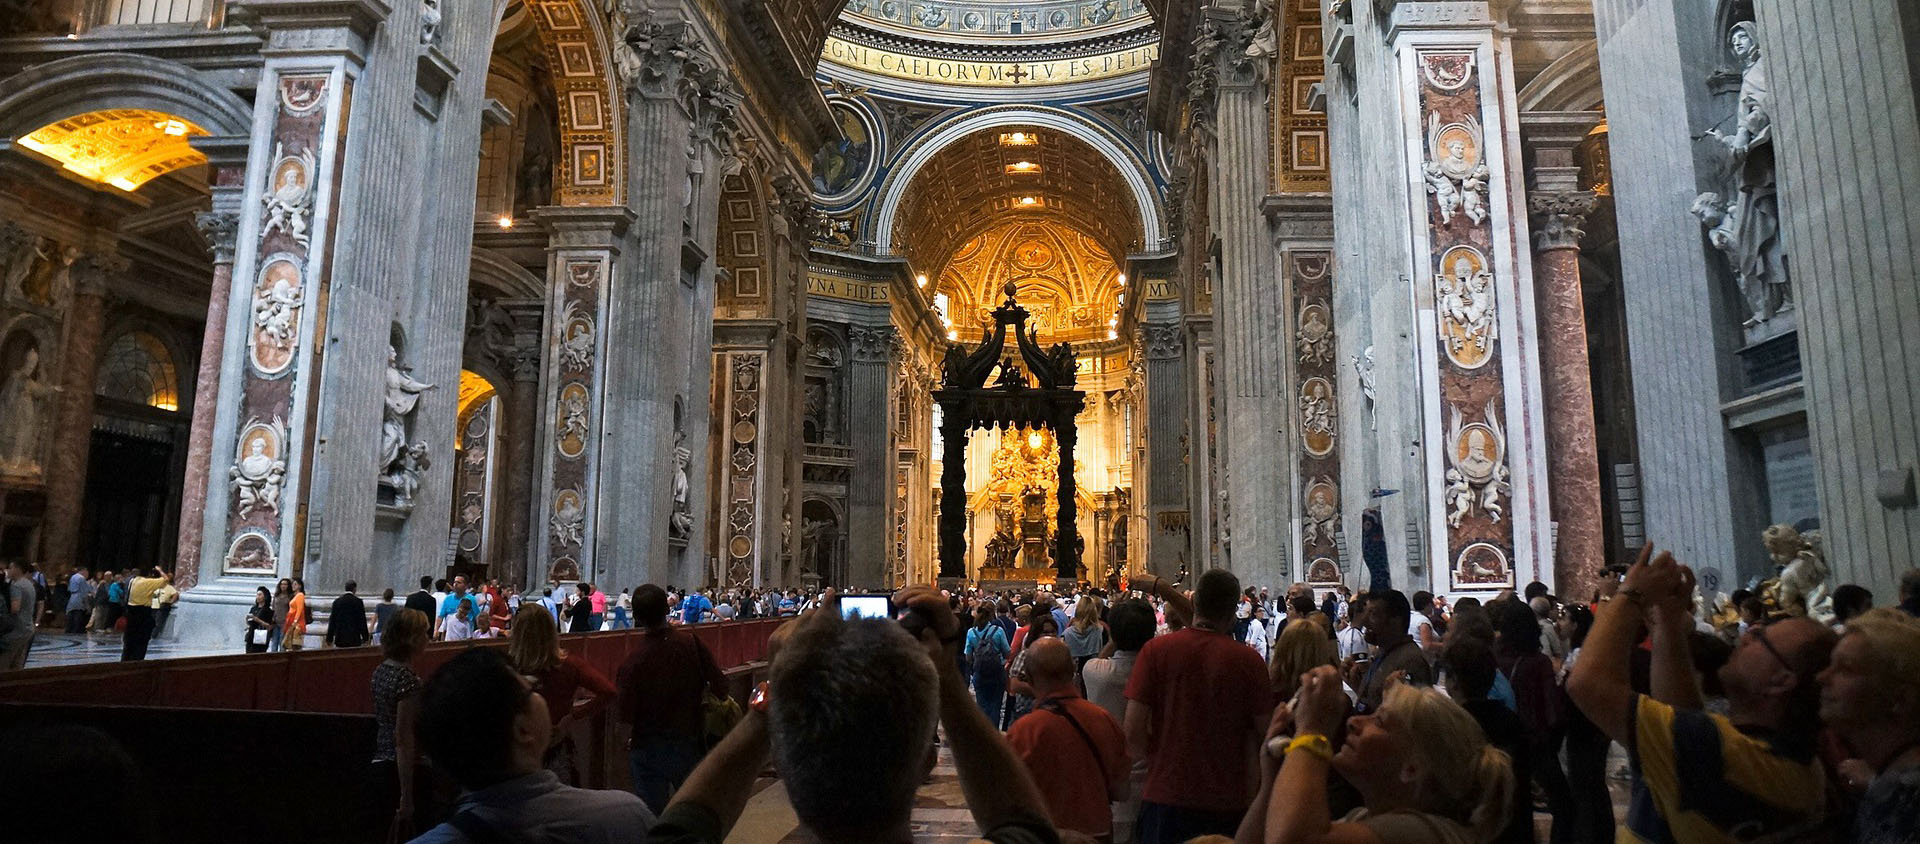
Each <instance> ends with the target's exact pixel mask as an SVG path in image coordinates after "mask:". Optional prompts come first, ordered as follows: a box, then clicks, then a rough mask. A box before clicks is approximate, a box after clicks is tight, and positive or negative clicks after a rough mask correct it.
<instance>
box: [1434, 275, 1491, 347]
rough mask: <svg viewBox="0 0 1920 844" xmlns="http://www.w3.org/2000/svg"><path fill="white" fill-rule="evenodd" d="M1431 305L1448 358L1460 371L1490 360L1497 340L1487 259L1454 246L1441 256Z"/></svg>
mask: <svg viewBox="0 0 1920 844" xmlns="http://www.w3.org/2000/svg"><path fill="white" fill-rule="evenodd" d="M1433 287H1434V305H1435V308H1436V310H1437V311H1438V312H1439V315H1440V340H1441V345H1442V346H1444V347H1445V349H1444V350H1445V351H1446V353H1447V358H1448V359H1449V360H1451V361H1453V362H1454V364H1455V365H1457V366H1459V367H1460V368H1462V369H1479V368H1480V367H1482V366H1485V365H1486V363H1487V361H1488V360H1491V359H1492V358H1493V353H1494V340H1495V339H1496V338H1498V337H1499V327H1498V324H1497V322H1496V318H1497V316H1498V313H1499V309H1498V307H1497V305H1496V303H1495V301H1494V290H1493V273H1492V272H1490V271H1489V270H1488V268H1487V257H1486V256H1485V255H1482V254H1481V253H1480V250H1478V249H1475V248H1473V247H1471V246H1456V247H1453V248H1452V249H1449V250H1447V251H1446V252H1445V253H1444V254H1443V255H1441V257H1440V272H1439V273H1438V274H1436V275H1435V276H1434V280H1433Z"/></svg>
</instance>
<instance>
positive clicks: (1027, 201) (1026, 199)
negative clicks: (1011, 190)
mask: <svg viewBox="0 0 1920 844" xmlns="http://www.w3.org/2000/svg"><path fill="white" fill-rule="evenodd" d="M1020 204H1021V205H1039V204H1040V200H1038V199H1036V198H1034V197H1031V196H1023V197H1020Z"/></svg>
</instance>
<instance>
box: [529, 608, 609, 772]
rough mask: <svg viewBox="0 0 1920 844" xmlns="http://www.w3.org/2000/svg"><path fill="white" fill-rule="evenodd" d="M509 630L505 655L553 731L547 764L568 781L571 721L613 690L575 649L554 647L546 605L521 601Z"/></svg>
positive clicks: (602, 703)
mask: <svg viewBox="0 0 1920 844" xmlns="http://www.w3.org/2000/svg"><path fill="white" fill-rule="evenodd" d="M512 627H513V636H511V637H509V638H508V640H507V660H508V661H509V662H512V663H513V670H515V671H518V672H520V673H521V674H524V675H526V676H527V677H529V678H531V679H532V680H533V690H534V691H537V692H539V693H540V697H542V698H544V699H545V700H546V701H547V716H548V717H549V718H551V719H552V722H553V737H552V739H551V743H550V744H549V745H548V746H547V755H546V759H545V762H546V766H547V770H549V771H552V772H554V774H555V775H557V776H559V777H560V781H561V782H564V783H568V784H572V783H573V781H574V779H575V776H574V771H573V739H572V736H571V733H572V730H571V729H569V728H570V727H572V726H573V725H574V724H576V723H578V722H580V721H584V720H586V719H587V718H590V717H592V716H593V715H594V713H596V712H599V711H600V710H601V709H604V708H606V707H607V706H608V705H610V704H612V703H613V699H614V695H615V694H616V692H615V690H614V688H613V683H611V682H609V681H608V680H607V677H606V675H604V674H601V673H600V672H599V671H597V670H595V669H594V667H593V666H592V665H589V664H588V663H587V661H586V660H584V659H581V658H580V657H579V656H578V655H576V654H572V653H568V652H567V651H564V650H561V649H560V628H559V625H558V623H557V622H555V621H554V620H553V616H552V615H549V614H548V613H547V608H546V607H543V606H540V605H539V604H524V605H522V606H521V607H520V612H519V614H518V615H515V616H514V617H513V626H512Z"/></svg>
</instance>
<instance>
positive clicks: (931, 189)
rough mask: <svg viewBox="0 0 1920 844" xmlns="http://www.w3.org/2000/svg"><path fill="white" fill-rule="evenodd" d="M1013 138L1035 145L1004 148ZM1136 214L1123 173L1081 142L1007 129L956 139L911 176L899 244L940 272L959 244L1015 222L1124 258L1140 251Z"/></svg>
mask: <svg viewBox="0 0 1920 844" xmlns="http://www.w3.org/2000/svg"><path fill="white" fill-rule="evenodd" d="M1014 133H1020V134H1024V135H1025V136H1026V139H1027V140H1028V141H1030V143H1027V144H1024V145H1014V144H1009V143H1007V142H1006V141H1008V140H1010V139H1009V138H1006V137H1003V136H1006V135H1011V134H1014ZM1023 165H1030V166H1023ZM1135 209H1136V204H1135V202H1134V197H1133V194H1132V192H1131V191H1129V190H1128V189H1127V184H1126V181H1125V180H1124V179H1123V178H1121V176H1120V171H1119V170H1117V169H1116V168H1115V167H1114V165H1113V163H1112V162H1111V161H1108V160H1107V158H1106V157H1105V156H1103V155H1101V154H1100V153H1098V152H1096V151H1095V150H1094V149H1093V148H1092V147H1091V146H1088V145H1087V144H1086V143H1085V142H1084V141H1081V140H1079V139H1077V138H1074V137H1073V136H1071V135H1068V134H1066V133H1064V132H1060V131H1057V130H1052V129H1033V128H1025V129H1022V128H1017V127H1002V128H996V129H992V130H988V131H983V132H976V133H974V134H972V135H968V136H966V137H964V138H961V139H960V140H958V141H955V142H953V143H952V144H950V145H948V146H947V147H946V148H944V149H942V150H941V151H940V152H939V153H938V154H936V155H935V156H934V157H933V158H932V159H930V160H929V161H928V162H927V163H926V165H925V166H924V167H922V168H921V169H920V171H919V172H918V173H917V174H915V175H914V177H913V182H912V183H911V184H909V185H908V186H907V191H906V199H905V201H904V202H903V203H902V204H901V206H900V213H899V215H898V217H897V218H896V219H895V221H894V242H895V243H899V244H902V246H903V247H904V249H905V251H906V253H907V256H908V258H909V259H910V260H911V261H912V262H913V264H914V265H915V266H916V267H919V268H926V269H930V270H935V271H937V270H938V269H939V268H940V267H941V266H943V265H944V264H945V263H946V261H947V260H948V258H949V256H952V255H953V254H954V253H955V252H957V251H958V250H959V248H960V246H961V244H963V243H965V242H967V241H968V240H970V239H972V238H974V237H975V236H976V235H978V234H980V233H981V232H982V231H983V230H985V229H986V228H987V227H989V226H991V225H994V224H997V223H1001V222H1004V221H1006V220H1008V219H1015V220H1021V221H1035V222H1055V223H1062V224H1065V225H1067V226H1069V227H1072V228H1076V229H1078V230H1080V231H1082V232H1085V233H1087V234H1088V235H1090V236H1091V237H1092V238H1093V240H1094V241H1096V242H1097V243H1098V244H1099V246H1100V249H1101V250H1102V251H1103V252H1105V253H1106V254H1107V255H1118V256H1125V255H1127V254H1128V253H1129V252H1132V251H1135V250H1137V249H1138V248H1139V246H1140V240H1141V221H1140V220H1139V219H1138V217H1139V214H1138V212H1137V211H1136V210H1135Z"/></svg>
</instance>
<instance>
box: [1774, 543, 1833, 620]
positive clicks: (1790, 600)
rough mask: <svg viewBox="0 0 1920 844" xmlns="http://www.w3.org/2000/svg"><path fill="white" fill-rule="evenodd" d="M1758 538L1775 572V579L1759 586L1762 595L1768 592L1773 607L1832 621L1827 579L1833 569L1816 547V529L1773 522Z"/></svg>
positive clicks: (1830, 590) (1831, 596)
mask: <svg viewBox="0 0 1920 844" xmlns="http://www.w3.org/2000/svg"><path fill="white" fill-rule="evenodd" d="M1760 540H1761V541H1762V542H1764V543H1765V544H1766V546H1767V554H1768V556H1771V557H1772V558H1773V564H1774V566H1775V568H1776V569H1777V570H1778V571H1779V578H1778V580H1777V581H1774V582H1772V583H1770V584H1768V585H1764V586H1762V587H1761V593H1762V595H1763V596H1765V595H1767V594H1768V593H1771V597H1772V598H1773V604H1774V606H1775V607H1776V608H1777V609H1780V610H1782V611H1784V612H1787V613H1791V614H1793V615H1802V616H1807V617H1810V618H1813V619H1815V620H1817V621H1819V622H1820V623H1822V624H1832V623H1833V587H1832V586H1831V585H1830V584H1829V583H1828V582H1827V581H1828V578H1829V576H1830V575H1832V573H1833V570H1832V569H1831V568H1830V567H1829V566H1828V565H1827V555H1826V554H1825V553H1824V552H1823V551H1822V550H1821V548H1820V532H1819V531H1817V530H1809V531H1807V532H1806V533H1801V532H1799V531H1797V530H1794V529H1793V526H1791V525H1773V526H1772V527H1769V528H1767V529H1766V530H1765V531H1762V532H1761V534H1760Z"/></svg>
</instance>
